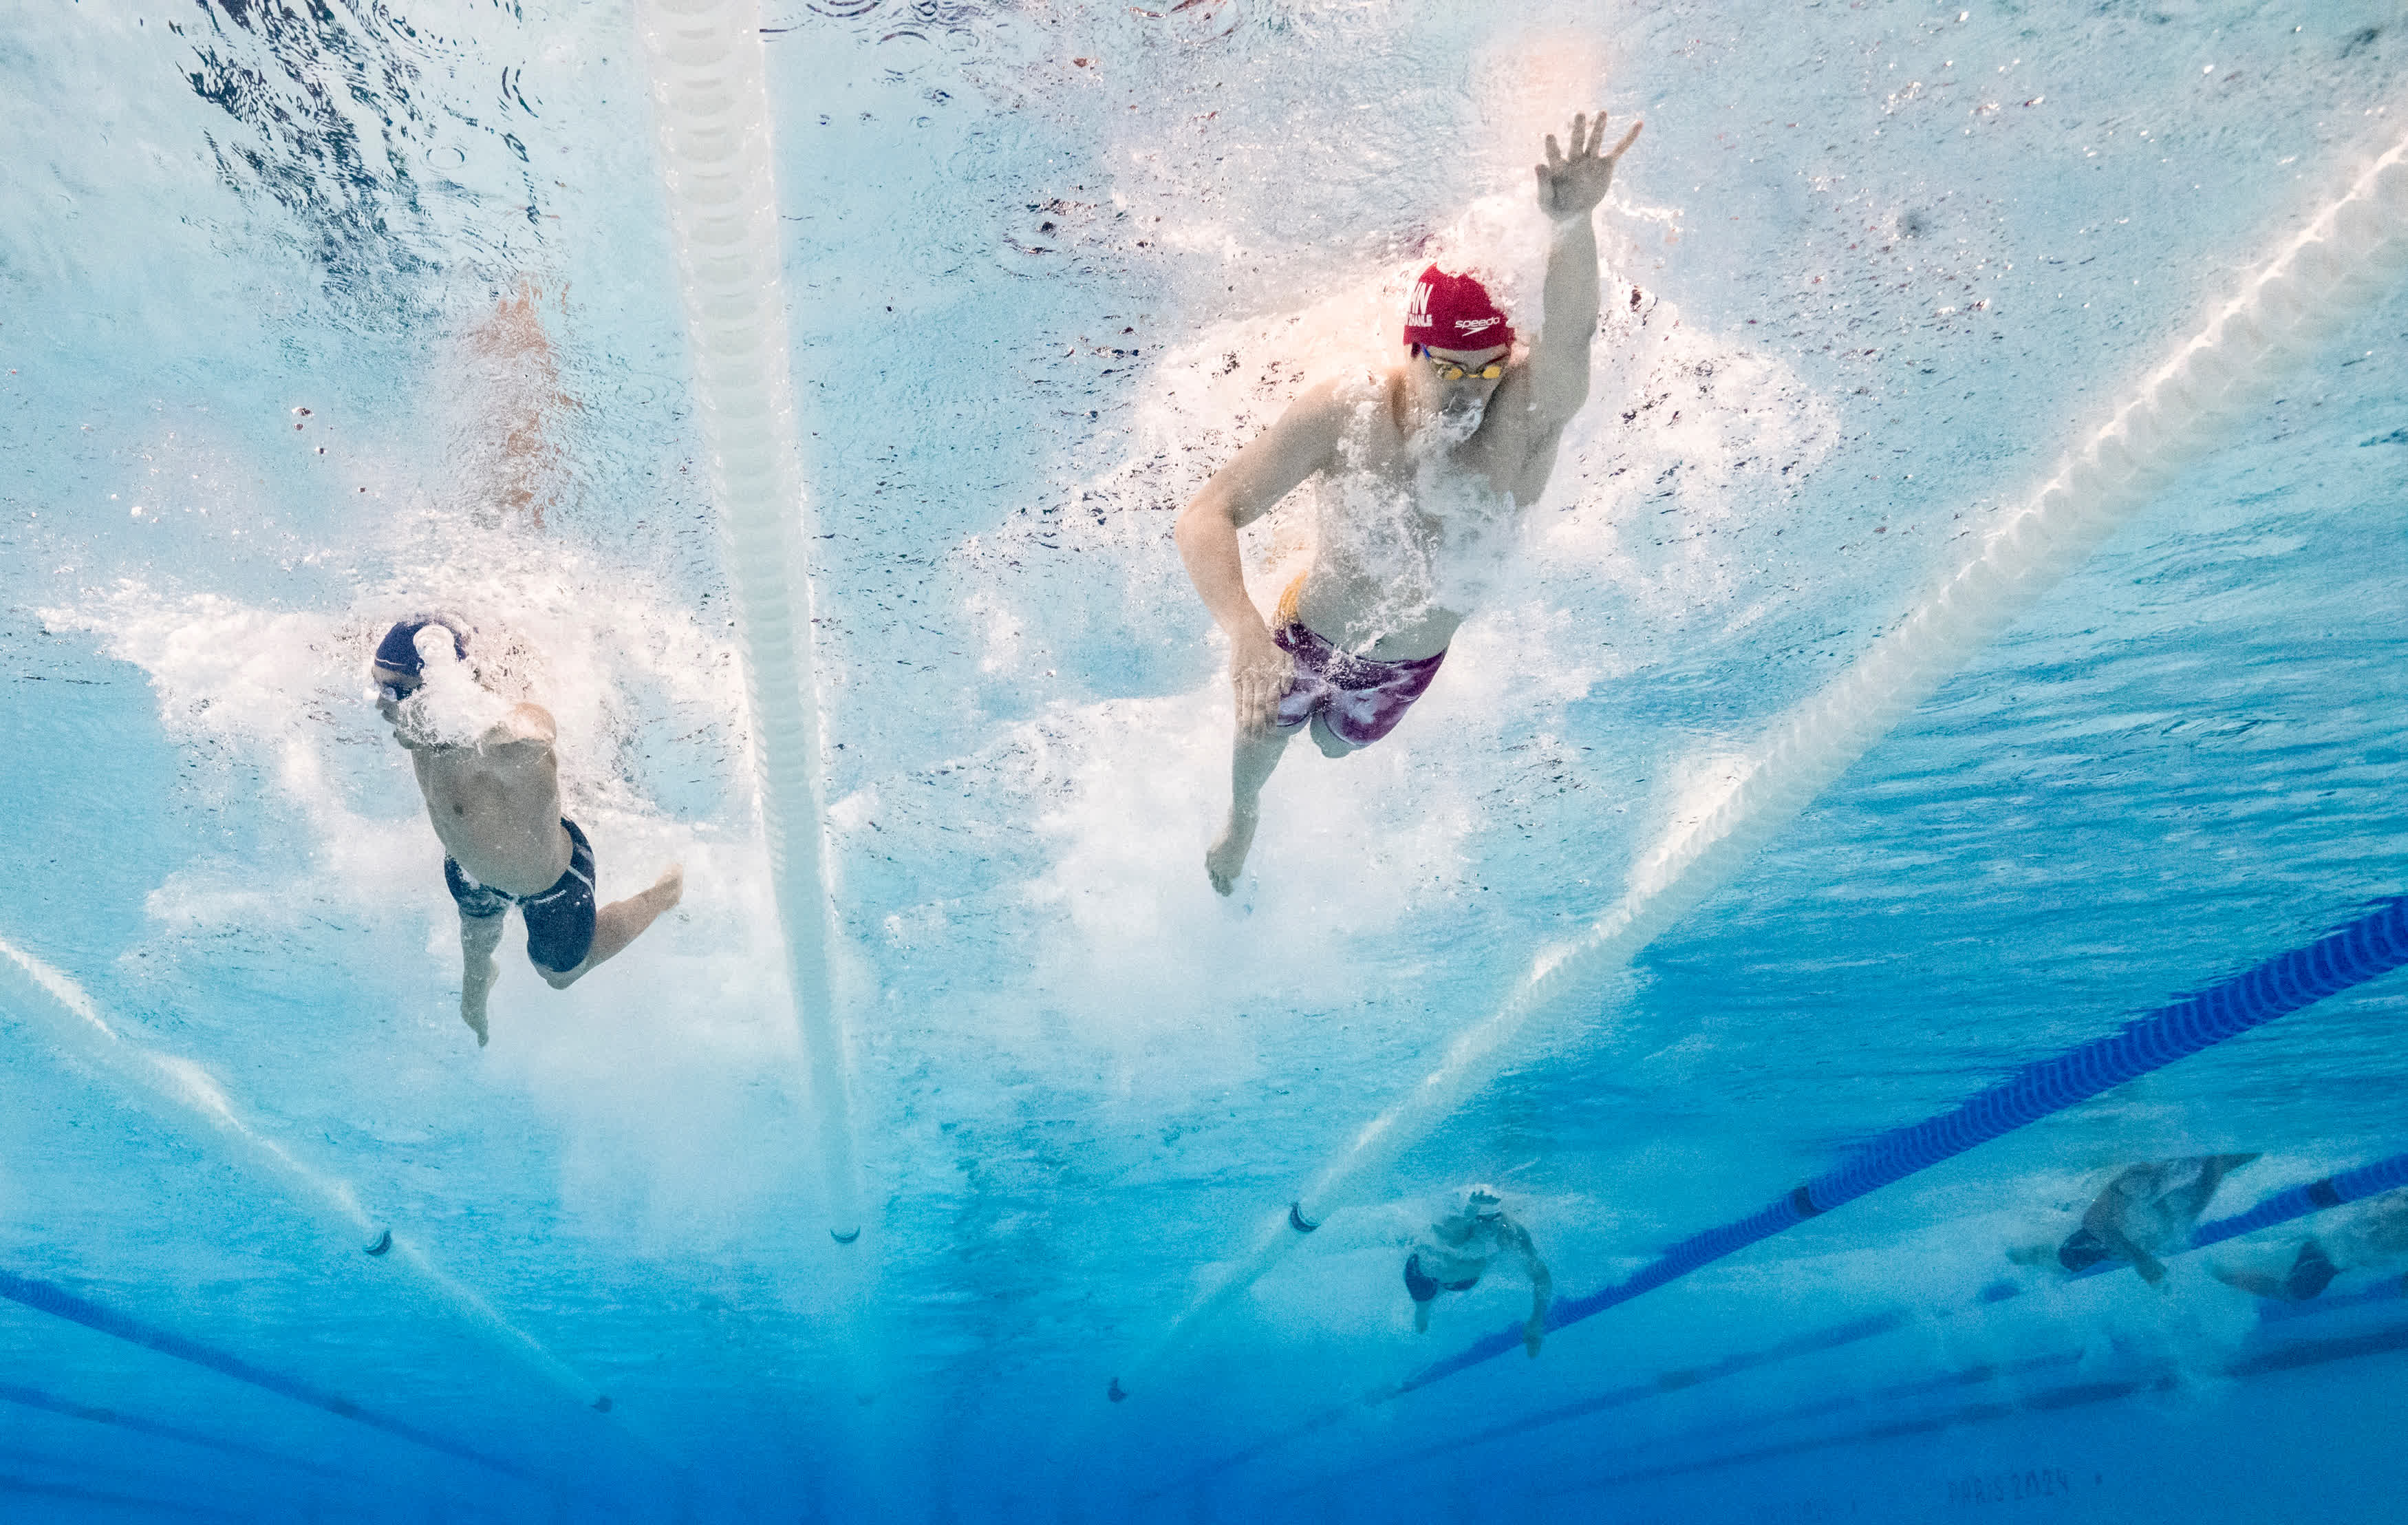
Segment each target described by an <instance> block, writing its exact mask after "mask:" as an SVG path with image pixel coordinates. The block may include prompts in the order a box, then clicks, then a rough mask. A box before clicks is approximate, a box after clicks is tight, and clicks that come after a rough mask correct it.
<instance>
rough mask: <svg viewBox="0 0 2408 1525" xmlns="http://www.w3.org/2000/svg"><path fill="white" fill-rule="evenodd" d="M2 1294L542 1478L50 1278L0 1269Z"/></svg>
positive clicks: (485, 1463)
mask: <svg viewBox="0 0 2408 1525" xmlns="http://www.w3.org/2000/svg"><path fill="white" fill-rule="evenodd" d="M0 1297H5V1298H7V1300H8V1301H10V1302H20V1303H22V1304H24V1305H25V1306H26V1307H28V1308H32V1309H34V1310H36V1312H39V1313H46V1314H49V1315H50V1316H53V1317H57V1318H64V1319H66V1320H67V1321H68V1322H70V1323H75V1324H81V1325H82V1326H83V1327H84V1328H86V1329H89V1330H95V1331H99V1332H100V1333H102V1334H107V1335H111V1336H113V1337H115V1338H117V1339H120V1340H124V1341H126V1342H128V1343H130V1344H133V1345H140V1346H142V1347H143V1348H144V1349H146V1350H155V1351H157V1352H159V1354H161V1355H163V1356H173V1357H174V1358H175V1359H176V1360H183V1361H190V1362H192V1363H193V1365H195V1366H201V1367H206V1368H208V1370H210V1371H212V1372H216V1373H219V1374H222V1375H225V1376H230V1377H232V1378H234V1379H235V1380H236V1381H237V1382H247V1383H249V1384H251V1386H252V1387H254V1388H264V1389H265V1390H266V1391H268V1392H272V1393H275V1394H277V1395H278V1396H279V1397H282V1398H290V1399H292V1400H293V1401H294V1402H295V1403H307V1404H308V1405H309V1406H310V1407H312V1408H320V1409H323V1410H325V1411H326V1412H327V1413H329V1414H332V1415H334V1416H336V1417H338V1418H344V1419H350V1420H351V1421H352V1422H353V1423H355V1424H364V1425H366V1426H368V1427H369V1428H370V1429H372V1430H381V1431H384V1432H385V1433H386V1434H389V1435H393V1436H395V1437H397V1438H399V1439H402V1440H406V1441H409V1443H410V1444H411V1445H413V1446H425V1447H426V1448H427V1449H428V1450H430V1451H440V1452H442V1453H443V1454H444V1455H445V1456H449V1457H456V1458H457V1459H459V1460H463V1461H472V1462H474V1463H476V1464H477V1465H478V1466H480V1467H484V1468H486V1469H488V1470H489V1471H493V1472H498V1473H501V1474H503V1475H505V1476H509V1477H516V1478H519V1479H521V1480H523V1481H525V1482H529V1483H536V1484H538V1485H540V1483H541V1479H539V1478H538V1477H536V1476H535V1475H533V1474H532V1473H529V1472H527V1471H526V1470H525V1469H524V1468H523V1467H518V1466H513V1465H512V1464H511V1463H509V1462H508V1461H504V1460H500V1459H499V1458H497V1457H491V1456H487V1455H485V1454H484V1453H483V1452H481V1451H475V1450H471V1449H469V1448H468V1447H467V1446H462V1445H459V1444H457V1443H455V1442H452V1441H448V1440H445V1439H444V1438H443V1437H442V1436H440V1435H437V1434H431V1433H429V1432H428V1431H423V1430H421V1429H419V1428H418V1427H417V1426H416V1425H414V1424H409V1423H406V1422H404V1421H403V1420H400V1419H394V1418H388V1417H385V1416H384V1415H381V1414H378V1413H375V1412H373V1411H371V1410H368V1409H365V1408H362V1407H360V1405H359V1404H357V1403H352V1402H351V1400H350V1399H348V1398H343V1397H339V1396H337V1394H334V1393H330V1392H326V1391H324V1390H322V1389H321V1388H315V1387H312V1386H310V1385H309V1384H308V1383H306V1382H303V1381H301V1380H300V1379H299V1378H297V1377H289V1376H285V1375H283V1374H281V1373H278V1372H271V1371H267V1370H266V1369H265V1368H263V1367H258V1366H253V1365H252V1364H251V1362H249V1361H247V1360H243V1359H242V1358H241V1357H239V1356H230V1355H227V1354H226V1353H225V1352H224V1351H222V1350H212V1349H210V1348H209V1347H208V1345H202V1344H201V1343H199V1342H198V1341H196V1340H188V1339H186V1338H185V1337H184V1336H182V1335H180V1334H176V1333H173V1332H170V1331H166V1330H163V1329H156V1328H153V1327H152V1326H150V1325H149V1324H146V1323H143V1322H142V1321H141V1320H140V1319H138V1318H135V1317H132V1316H128V1315H125V1314H122V1313H119V1312H118V1311H116V1310H115V1309H113V1308H105V1307H102V1306H101V1305H100V1304H99V1303H97V1302H93V1301H91V1300H90V1299H88V1298H81V1297H78V1296H76V1294H74V1293H73V1292H70V1291H68V1290H67V1289H66V1288H63V1287H54V1286H52V1285H50V1283H49V1282H45V1281H36V1280H34V1279H32V1278H31V1277H28V1276H20V1275H17V1274H16V1273H13V1272H8V1271H0Z"/></svg>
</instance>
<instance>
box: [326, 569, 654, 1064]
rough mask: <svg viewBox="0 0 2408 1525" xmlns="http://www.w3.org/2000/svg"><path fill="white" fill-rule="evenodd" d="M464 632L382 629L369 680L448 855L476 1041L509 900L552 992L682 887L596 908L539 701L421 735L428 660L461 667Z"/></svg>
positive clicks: (421, 620)
mask: <svg viewBox="0 0 2408 1525" xmlns="http://www.w3.org/2000/svg"><path fill="white" fill-rule="evenodd" d="M468 639H469V627H468V625H467V622H466V621H465V620H462V619H461V618H459V617H458V616H457V615H452V614H428V615H420V616H416V617H414V618H411V619H407V620H404V621H402V622H401V623H400V624H398V625H395V626H394V627H393V628H392V629H390V630H388V631H386V632H385V637H384V640H383V642H382V643H381V644H380V645H379V646H378V647H377V651H376V659H375V665H374V667H373V669H371V675H372V677H373V679H374V681H375V683H376V685H377V690H376V692H377V712H378V713H380V714H381V715H383V716H384V717H385V719H386V720H387V721H389V722H391V723H392V725H393V734H394V740H395V741H399V742H400V743H401V744H402V746H404V747H405V748H407V749H408V750H409V761H410V766H411V767H412V768H414V769H416V770H417V772H418V788H419V792H420V793H422V794H423V795H424V796H425V797H426V815H427V819H428V820H429V821H430V822H431V823H433V825H434V827H435V835H436V838H437V840H438V841H440V842H442V843H443V850H444V852H445V853H446V854H447V855H449V856H446V857H445V858H444V860H443V881H444V883H445V884H446V885H448V886H449V887H450V888H451V891H452V899H453V900H454V901H456V902H457V903H458V905H459V907H460V969H461V971H460V1020H461V1021H463V1022H466V1024H468V1028H469V1030H471V1031H472V1032H474V1033H476V1035H477V1046H478V1047H480V1048H482V1047H483V1046H484V1045H485V1036H486V1034H485V999H486V997H487V995H488V994H489V993H490V992H491V991H492V989H493V987H494V978H495V975H496V974H497V973H499V972H500V971H499V970H498V969H497V968H496V967H495V963H494V949H495V947H496V946H497V945H499V943H500V942H501V940H502V919H503V917H504V915H505V914H507V913H508V912H509V908H510V907H511V906H513V905H515V906H517V907H518V908H519V913H520V914H521V916H522V917H523V918H524V920H525V922H526V933H527V961H528V962H529V963H532V964H533V965H535V967H536V972H538V974H541V975H542V976H543V977H544V980H545V982H546V983H548V984H549V985H551V986H552V988H553V989H555V990H565V989H566V988H567V987H568V986H570V985H574V984H576V983H577V982H578V980H579V979H581V978H582V977H583V976H584V974H585V971H588V970H590V969H592V968H593V967H594V966H595V965H596V964H598V963H601V962H602V961H603V960H604V959H606V958H609V957H610V956H611V955H613V954H616V953H618V952H619V951H621V950H622V949H624V948H625V947H626V945H627V944H628V943H630V942H634V941H635V940H636V938H637V935H638V933H640V932H642V931H643V929H644V928H647V927H650V926H651V925H652V922H653V921H654V920H655V919H657V918H658V917H659V916H660V914H662V913H663V912H665V911H667V910H668V909H669V908H670V907H671V906H673V905H675V904H677V903H678V897H679V896H681V894H683V893H684V891H685V873H684V870H682V869H681V868H680V867H678V866H677V865H675V864H672V865H670V866H669V870H668V871H667V872H666V873H664V874H662V875H661V876H660V878H659V879H658V880H657V881H655V882H654V884H653V885H652V888H650V889H648V890H646V891H644V892H643V893H642V894H640V895H637V896H632V897H630V898H629V899H624V900H618V901H614V902H613V903H611V904H609V905H606V906H604V907H602V908H601V909H600V910H599V911H596V910H595V905H594V849H593V847H592V845H591V844H589V843H588V842H586V840H585V833H584V832H583V831H581V830H580V829H578V827H577V823H576V822H574V821H571V820H569V819H568V818H567V817H566V816H564V815H563V814H561V813H560V762H559V759H558V758H557V757H556V756H555V755H553V753H552V740H553V732H552V716H551V714H550V713H549V712H546V711H545V710H544V709H543V707H542V706H540V705H536V704H520V705H517V706H514V707H513V708H512V709H511V710H510V711H509V713H507V714H505V715H503V716H502V718H501V719H500V720H498V721H495V723H494V724H492V725H491V726H487V727H483V728H482V729H481V731H480V732H479V733H478V734H476V735H475V736H474V737H473V738H467V739H463V740H456V741H455V740H452V739H449V738H445V737H443V736H442V735H441V734H440V730H439V727H437V728H436V730H435V731H434V732H433V733H432V734H430V731H429V728H428V727H427V725H426V724H425V721H426V719H427V717H426V716H425V715H424V714H423V710H424V706H425V700H424V699H423V698H421V697H420V695H419V690H421V689H422V688H423V687H424V686H425V684H426V664H427V662H428V660H429V659H430V658H431V659H432V660H434V661H437V662H441V663H446V664H449V663H454V662H457V663H462V664H466V661H467V659H468Z"/></svg>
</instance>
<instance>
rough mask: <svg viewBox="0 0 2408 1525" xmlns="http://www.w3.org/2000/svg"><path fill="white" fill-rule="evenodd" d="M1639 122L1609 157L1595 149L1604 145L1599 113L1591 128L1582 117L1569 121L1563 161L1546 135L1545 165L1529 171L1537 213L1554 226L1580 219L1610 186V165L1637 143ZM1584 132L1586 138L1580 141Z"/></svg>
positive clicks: (1634, 124) (1552, 137) (1614, 146)
mask: <svg viewBox="0 0 2408 1525" xmlns="http://www.w3.org/2000/svg"><path fill="white" fill-rule="evenodd" d="M1646 125H1647V124H1646V123H1645V122H1633V123H1631V126H1630V130H1629V131H1628V132H1627V133H1625V134H1623V135H1622V141H1621V142H1619V143H1616V144H1615V145H1613V152H1612V153H1599V152H1598V144H1600V143H1602V142H1604V141H1605V113H1604V112H1602V111H1599V112H1598V114H1597V121H1596V122H1595V123H1594V124H1593V125H1592V124H1591V123H1590V122H1589V118H1588V117H1587V115H1586V114H1585V113H1584V114H1582V115H1580V116H1576V117H1574V118H1572V151H1571V154H1570V157H1569V158H1567V157H1566V156H1565V155H1564V154H1563V153H1562V152H1561V151H1559V150H1558V149H1557V148H1556V147H1555V134H1553V133H1549V134H1548V135H1547V162H1546V163H1545V164H1542V165H1532V166H1531V167H1532V168H1533V169H1534V170H1535V171H1536V172H1537V174H1538V177H1539V209H1540V210H1541V211H1543V212H1545V213H1546V214H1547V215H1548V216H1549V217H1551V218H1553V219H1554V220H1555V221H1556V222H1558V223H1568V222H1570V221H1571V220H1572V219H1573V218H1576V217H1580V218H1584V217H1586V216H1587V215H1588V214H1589V213H1590V212H1592V211H1594V210H1595V209H1597V204H1598V202H1600V201H1603V200H1604V199H1605V193H1606V192H1607V191H1608V190H1609V189H1611V188H1612V187H1613V168H1614V165H1618V164H1620V163H1621V162H1622V156H1623V154H1625V153H1626V152H1627V151H1629V149H1630V145H1631V144H1632V143H1634V142H1636V141H1638V139H1639V129H1640V128H1641V127H1644V126H1646ZM1584 130H1585V131H1586V133H1587V137H1586V138H1585V139H1584V138H1583V137H1582V133H1583V131H1584Z"/></svg>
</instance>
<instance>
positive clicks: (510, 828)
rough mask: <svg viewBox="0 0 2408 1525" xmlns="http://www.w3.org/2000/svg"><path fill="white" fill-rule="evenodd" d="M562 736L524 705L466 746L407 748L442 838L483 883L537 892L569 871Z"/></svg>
mask: <svg viewBox="0 0 2408 1525" xmlns="http://www.w3.org/2000/svg"><path fill="white" fill-rule="evenodd" d="M556 734H557V732H556V730H555V727H553V724H552V715H551V713H550V712H548V711H546V710H545V709H544V708H543V707H542V706H541V705H538V704H521V705H519V706H517V707H516V708H514V709H512V710H511V711H510V712H509V714H507V715H505V716H503V717H502V719H501V720H500V721H498V722H497V723H495V725H494V726H493V727H491V728H490V729H488V730H487V731H486V732H485V733H484V735H482V736H480V737H479V738H478V739H477V741H475V742H474V743H472V744H470V745H467V746H425V745H415V744H412V743H411V742H409V741H404V742H403V743H402V744H403V745H404V746H405V747H408V748H409V761H410V766H411V767H412V768H413V769H414V770H416V771H417V774H418V788H419V792H420V793H421V794H422V795H423V796H425V798H426V816H427V820H428V821H429V822H430V823H431V824H432V825H433V826H434V827H435V835H436V838H437V840H438V841H440V842H442V843H443V850H444V851H445V852H446V853H449V854H450V855H451V856H452V861H454V862H456V863H458V864H459V865H460V867H462V868H463V869H466V870H467V871H468V872H469V873H470V874H471V875H472V876H474V877H475V879H476V880H477V882H478V883H479V884H482V885H492V886H493V887H494V888H495V889H498V890H500V891H502V892H503V893H504V894H508V895H536V894H539V893H541V892H542V891H543V890H545V889H547V888H549V887H551V885H552V884H553V883H554V882H555V881H557V880H558V879H559V878H560V876H561V873H562V871H563V870H566V868H567V867H568V856H569V842H568V833H567V832H566V831H565V830H563V829H562V827H561V825H560V820H561V815H562V811H561V808H560V760H559V758H558V757H557V756H555V755H553V752H552V742H553V740H554V738H555V736H556Z"/></svg>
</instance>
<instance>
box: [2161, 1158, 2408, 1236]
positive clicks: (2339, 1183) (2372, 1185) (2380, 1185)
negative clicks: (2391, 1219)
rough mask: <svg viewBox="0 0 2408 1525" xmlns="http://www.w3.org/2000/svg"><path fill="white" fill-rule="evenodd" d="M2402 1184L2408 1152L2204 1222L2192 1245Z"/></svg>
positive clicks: (2407, 1177) (2405, 1181)
mask: <svg viewBox="0 0 2408 1525" xmlns="http://www.w3.org/2000/svg"><path fill="white" fill-rule="evenodd" d="M2397 1187H2408V1154H2402V1155H2393V1156H2392V1157H2391V1158H2388V1159H2378V1160H2376V1161H2375V1162H2374V1163H2373V1164H2372V1165H2360V1166H2358V1168H2357V1169H2355V1170H2346V1171H2343V1172H2342V1173H2339V1174H2338V1175H2328V1176H2326V1177H2325V1178H2324V1179H2323V1180H2321V1181H2310V1182H2308V1183H2307V1184H2306V1185H2304V1186H2296V1187H2291V1188H2290V1189H2289V1190H2288V1191H2278V1192H2276V1193H2275V1194H2274V1195H2273V1196H2272V1197H2269V1198H2267V1199H2266V1200H2265V1201H2262V1202H2259V1203H2258V1204H2257V1206H2255V1207H2253V1208H2251V1209H2250V1210H2249V1211H2247V1212H2246V1213H2236V1214H2234V1215H2233V1216H2230V1217H2229V1218H2218V1219H2217V1220H2216V1221H2215V1222H2214V1223H2207V1224H2201V1225H2200V1228H2199V1230H2197V1231H2196V1232H2194V1233H2193V1234H2192V1235H2191V1236H2190V1247H2191V1248H2193V1249H2195V1250H2196V1249H2205V1248H2206V1247H2207V1246H2208V1245H2210V1244H2220V1243H2221V1242H2223V1241H2224V1240H2227V1239H2238V1238H2239V1237H2241V1236H2242V1235H2243V1234H2246V1233H2256V1232H2257V1230H2260V1229H2271V1228H2272V1227H2273V1226H2274V1225H2276V1224H2278V1223H2288V1222H2289V1221H2290V1220H2291V1219H2293V1218H2303V1217H2306V1216H2308V1215H2309V1214H2311V1213H2321V1212H2323V1211H2324V1210H2325V1209H2326V1208H2328V1207H2339V1206H2341V1205H2342V1204H2343V1202H2354V1201H2361V1200H2363V1199H2365V1198H2368V1197H2373V1196H2378V1195H2380V1194H2382V1193H2383V1192H2386V1191H2390V1190H2393V1189H2395V1188H2397Z"/></svg>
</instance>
